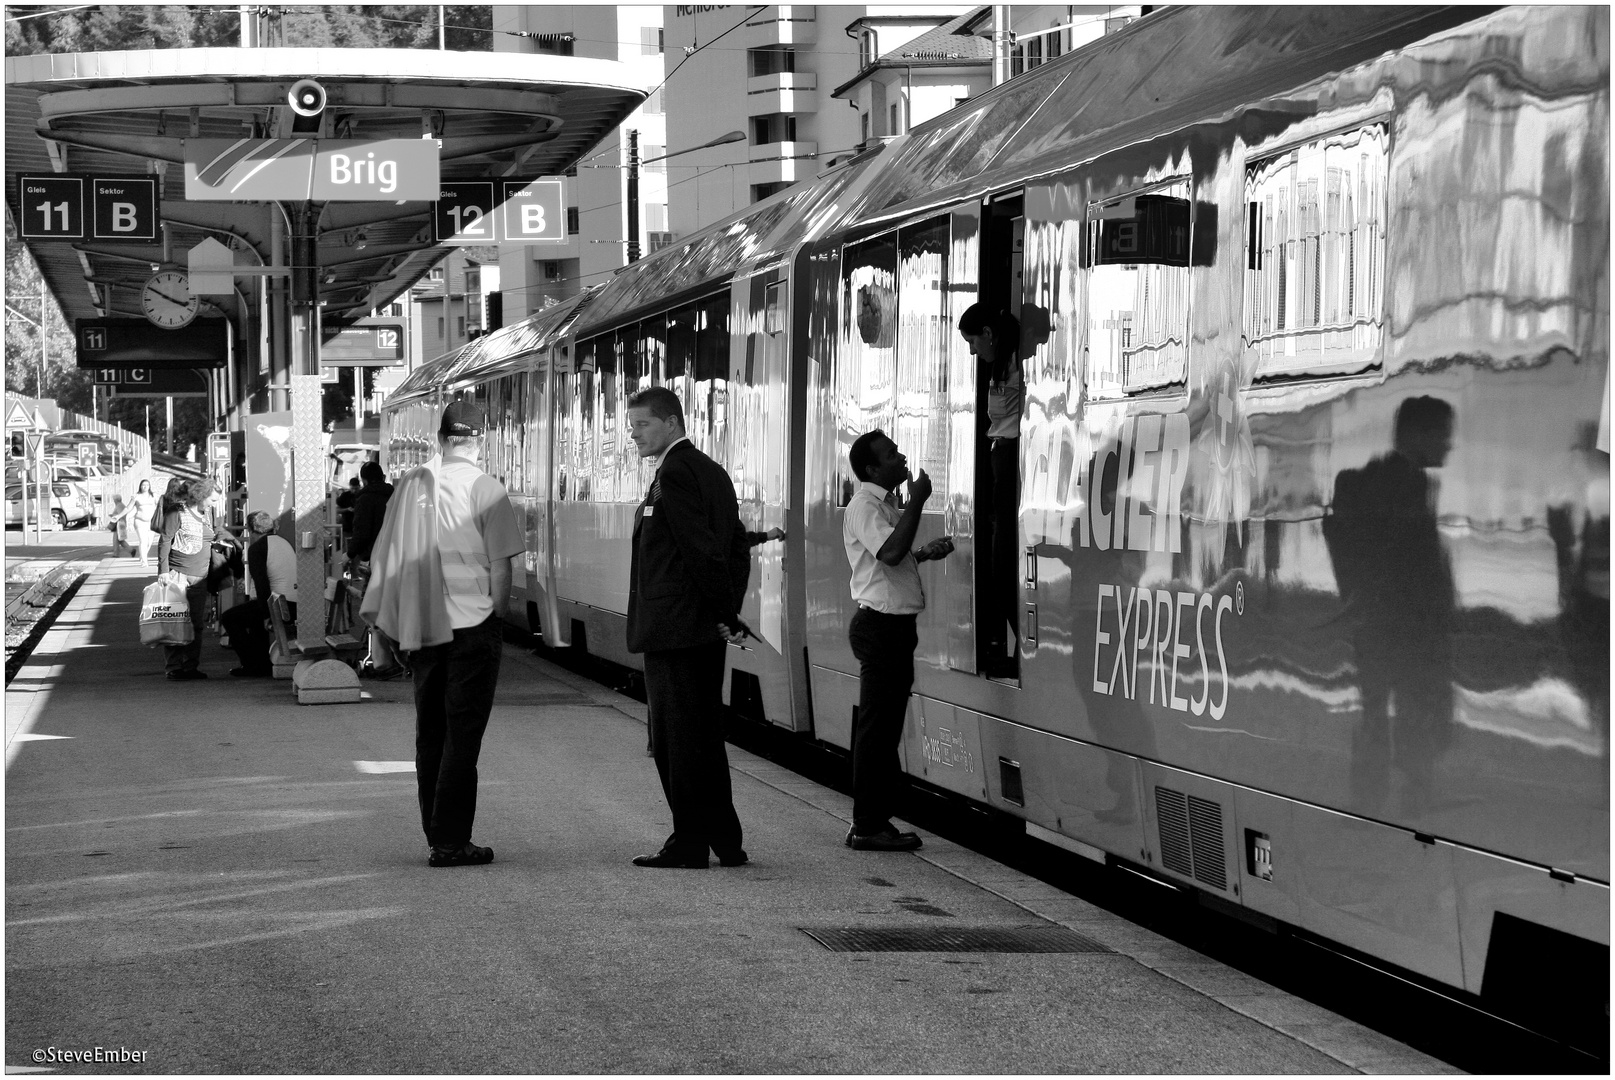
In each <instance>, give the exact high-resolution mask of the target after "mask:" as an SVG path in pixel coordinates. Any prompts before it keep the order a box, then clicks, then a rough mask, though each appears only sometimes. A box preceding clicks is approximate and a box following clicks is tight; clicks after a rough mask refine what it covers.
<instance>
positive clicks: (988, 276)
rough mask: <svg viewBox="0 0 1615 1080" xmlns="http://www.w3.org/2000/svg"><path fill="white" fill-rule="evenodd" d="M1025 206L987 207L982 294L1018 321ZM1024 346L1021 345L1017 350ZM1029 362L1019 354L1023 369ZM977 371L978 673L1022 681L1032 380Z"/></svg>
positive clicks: (1008, 200) (980, 367) (1013, 198)
mask: <svg viewBox="0 0 1615 1080" xmlns="http://www.w3.org/2000/svg"><path fill="white" fill-rule="evenodd" d="M1024 202H1025V200H1024V198H1023V196H1022V195H1021V194H1020V193H1019V192H1016V193H1014V194H1011V195H1006V196H1000V197H999V198H997V199H995V200H992V201H991V202H989V203H988V204H987V207H986V213H985V215H984V217H985V220H984V221H983V228H982V238H981V269H980V274H979V278H978V280H979V282H980V286H979V290H978V293H977V296H978V298H979V301H980V302H981V303H982V304H983V305H985V306H986V308H987V309H988V310H989V311H993V312H1007V313H1008V314H1009V315H1010V316H1012V317H1013V318H1014V319H1015V320H1016V321H1017V323H1018V322H1019V320H1020V316H1021V285H1022V275H1023V273H1024V267H1025V259H1024V249H1025V235H1026V218H1025V211H1024ZM957 317H958V316H957V315H956V316H955V319H957ZM998 336H1000V337H1002V336H1005V335H1003V334H1000V335H998ZM1020 347H1021V346H1020V342H1019V341H1016V342H1015V343H1014V348H1016V350H1017V352H1018V351H1019V349H1020ZM1022 359H1023V358H1022V357H1020V356H1019V355H1017V357H1016V359H1015V365H1016V367H1017V368H1018V366H1019V364H1020V363H1021V362H1022ZM975 367H976V400H975V429H976V443H975V445H976V500H975V522H974V526H975V527H974V532H975V536H976V548H977V551H978V553H979V554H978V557H977V559H976V560H975V576H976V582H975V584H976V626H977V628H978V629H977V633H976V670H977V671H978V672H980V673H981V674H982V675H984V676H986V677H988V678H990V679H999V680H1006V681H1010V682H1018V681H1019V680H1020V677H1021V670H1020V645H1021V637H1022V627H1021V584H1020V578H1021V574H1020V567H1021V543H1020V507H1021V478H1022V468H1021V446H1022V441H1021V439H1020V409H1021V402H1022V400H1023V396H1024V395H1023V392H1022V390H1021V389H1020V387H1021V386H1023V385H1024V380H1023V379H1022V378H1021V376H1020V373H1019V371H1018V370H1016V369H1009V370H1007V371H1006V370H1002V369H1001V370H1000V371H999V372H997V373H995V372H993V371H992V370H991V368H990V367H989V365H987V364H985V363H977V364H976V365H975ZM995 413H996V414H997V415H995Z"/></svg>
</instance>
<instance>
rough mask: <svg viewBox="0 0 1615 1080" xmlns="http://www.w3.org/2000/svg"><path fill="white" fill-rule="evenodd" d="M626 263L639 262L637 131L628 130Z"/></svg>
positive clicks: (633, 129)
mask: <svg viewBox="0 0 1615 1080" xmlns="http://www.w3.org/2000/svg"><path fill="white" fill-rule="evenodd" d="M628 261H629V262H631V263H632V262H638V261H639V131H638V130H637V129H635V128H629V129H628Z"/></svg>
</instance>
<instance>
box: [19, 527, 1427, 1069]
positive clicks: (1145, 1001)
mask: <svg viewBox="0 0 1615 1080" xmlns="http://www.w3.org/2000/svg"><path fill="white" fill-rule="evenodd" d="M147 580H149V578H148V575H147V574H143V573H142V572H141V571H140V570H139V568H138V566H137V565H136V563H135V562H134V561H133V560H130V559H111V558H105V559H102V560H101V561H99V562H98V563H96V564H95V567H94V569H93V570H92V571H91V572H90V573H89V575H88V577H87V578H86V579H85V580H84V582H83V583H82V585H81V586H80V587H79V589H78V591H77V592H76V593H75V594H74V595H73V597H72V598H71V599H70V600H69V601H68V603H67V605H66V607H65V608H64V610H63V611H62V612H61V614H60V615H59V616H58V618H57V620H56V622H55V623H54V625H53V626H52V628H51V629H49V630H48V631H47V632H46V633H45V635H44V637H43V639H42V640H41V641H40V643H39V645H38V646H37V648H36V649H35V651H34V653H33V654H32V656H31V658H30V660H29V661H28V662H27V664H26V665H25V666H23V667H22V669H21V670H20V672H19V673H18V675H17V676H16V678H15V679H14V680H13V681H12V682H11V684H10V685H9V686H8V687H7V690H6V751H7V753H6V762H7V764H6V786H5V800H6V808H5V828H6V846H5V867H6V960H5V963H6V972H5V974H6V1027H5V1034H6V1040H5V1046H6V1052H5V1065H6V1066H7V1069H6V1071H7V1072H19V1071H56V1072H72V1073H79V1072H162V1073H258V1072H283V1073H305V1072H318V1073H326V1072H331V1073H346V1072H353V1073H376V1072H385V1073H406V1072H447V1073H460V1072H466V1073H470V1072H520V1073H565V1072H587V1073H689V1072H693V1073H922V1072H944V1073H982V1074H996V1073H1110V1072H1121V1073H1139V1072H1142V1073H1254V1074H1264V1073H1345V1072H1368V1073H1432V1072H1452V1071H1455V1070H1453V1069H1452V1068H1451V1067H1449V1066H1446V1065H1444V1064H1443V1063H1441V1062H1439V1061H1437V1060H1435V1059H1433V1058H1430V1057H1428V1056H1426V1055H1424V1054H1422V1053H1419V1052H1417V1051H1414V1050H1412V1049H1410V1048H1408V1047H1406V1046H1404V1045H1402V1044H1400V1043H1397V1042H1395V1041H1393V1040H1391V1039H1389V1038H1387V1037H1385V1036H1383V1035H1380V1034H1378V1033H1375V1032H1373V1031H1370V1030H1368V1029H1366V1028H1364V1027H1362V1026H1360V1025H1358V1024H1356V1023H1354V1022H1351V1021H1349V1020H1346V1019H1344V1018H1341V1017H1338V1016H1336V1015H1334V1014H1332V1013H1329V1012H1327V1011H1326V1010H1323V1009H1321V1008H1318V1007H1316V1006H1313V1005H1311V1004H1309V1003H1307V1002H1305V1001H1302V1000H1300V999H1298V998H1295V997H1293V996H1291V995H1289V994H1286V993H1284V992H1281V991H1279V990H1276V989H1274V988H1272V987H1269V986H1267V985H1265V984H1263V983H1261V982H1259V981H1258V980H1256V979H1253V978H1251V977H1249V976H1247V975H1244V974H1242V973H1240V972H1237V971H1234V970H1232V969H1229V968H1227V967H1225V966H1223V965H1221V964H1219V963H1216V962H1213V961H1211V960H1209V959H1208V958H1206V957H1204V956H1201V955H1199V954H1197V953H1195V952H1193V951H1192V950H1190V949H1188V948H1185V947H1183V946H1181V945H1178V944H1176V943H1174V942H1171V941H1169V940H1167V939H1165V938H1162V937H1160V936H1158V935H1156V934H1154V933H1152V932H1150V931H1148V930H1145V929H1142V928H1139V927H1136V926H1134V925H1132V924H1130V923H1128V922H1126V921H1125V920H1123V919H1121V918H1120V917H1118V916H1116V915H1113V914H1111V913H1109V912H1107V911H1105V910H1102V909H1100V908H1098V907H1095V906H1093V905H1091V904H1089V903H1087V902H1086V901H1083V900H1080V899H1077V898H1075V897H1072V896H1070V895H1069V894H1065V893H1062V892H1060V891H1059V890H1057V889H1054V888H1052V887H1051V886H1048V885H1045V884H1043V883H1041V882H1038V881H1036V880H1034V879H1032V878H1030V877H1027V876H1025V875H1024V874H1021V873H1019V872H1016V871H1014V870H1011V869H1008V868H1006V867H1003V866H1001V865H999V864H997V863H995V862H993V861H992V860H990V859H988V858H986V857H984V856H982V855H979V854H976V853H974V852H972V851H969V850H966V849H964V848H962V847H959V846H956V845H954V844H951V843H949V842H948V841H947V840H945V839H943V838H941V837H937V836H934V835H927V834H923V833H922V835H925V846H924V848H923V849H922V850H920V851H919V852H915V853H910V854H894V853H876V852H855V851H852V850H851V849H849V848H847V847H845V846H844V845H843V843H842V837H843V835H844V834H845V832H846V829H847V822H848V819H849V817H850V810H851V805H850V799H849V798H847V797H846V796H844V795H842V794H840V793H838V792H836V791H834V790H830V789H828V788H825V787H822V786H819V785H817V784H815V783H812V782H810V781H808V780H805V779H803V778H801V777H798V776H796V775H795V774H792V773H790V772H788V771H786V770H784V769H783V768H781V767H779V766H776V765H774V764H772V763H770V762H768V761H766V760H763V759H761V758H758V757H755V756H753V755H751V754H749V753H746V752H744V751H741V750H739V749H736V748H734V747H731V749H730V761H731V764H732V768H733V770H734V774H735V775H734V793H735V802H736V807H737V809H738V810H739V813H740V817H741V820H742V822H743V823H744V825H745V827H746V842H745V846H746V849H747V851H748V852H749V853H750V855H751V862H750V863H749V864H748V865H746V866H744V867H739V868H721V867H719V866H718V865H717V864H716V862H714V863H713V866H712V867H711V868H710V869H709V870H707V871H705V872H702V871H690V870H647V869H641V868H639V867H636V866H634V865H632V863H631V862H630V860H631V859H632V857H633V856H635V855H638V854H643V853H645V852H649V851H653V850H655V848H656V847H657V845H658V844H659V843H660V841H661V839H662V838H663V836H664V835H665V834H666V832H667V831H668V828H669V823H670V822H669V817H668V812H667V808H666V805H665V803H664V801H663V798H662V794H661V791H660V789H659V786H658V784H657V780H656V775H655V770H654V766H653V765H652V763H651V761H650V759H649V758H647V757H646V756H645V753H644V731H643V723H644V706H643V705H642V704H640V703H639V702H637V701H634V700H632V699H630V698H627V697H623V696H621V695H618V694H615V693H613V692H611V691H609V690H607V689H604V688H602V687H600V686H598V685H596V684H593V683H590V682H587V681H586V680H584V679H582V678H580V677H578V676H576V675H574V674H572V673H570V672H567V671H565V670H563V669H560V668H558V667H556V666H554V665H552V664H550V663H548V662H546V661H545V660H543V659H541V658H539V657H537V656H535V655H533V654H531V653H528V652H526V651H524V650H522V649H520V648H517V647H515V646H511V645H507V646H506V652H505V656H504V666H503V671H502V674H501V677H500V683H499V689H498V695H497V697H496V699H495V705H494V712H493V717H492V721H491V723H490V724H489V727H488V734H487V738H486V741H485V743H484V750H483V754H482V760H481V790H480V797H479V807H478V815H477V829H476V840H477V842H479V843H482V844H487V845H490V846H492V847H493V849H494V851H495V853H496V860H495V862H494V863H493V864H492V865H489V866H484V867H466V868H454V869H432V868H429V867H428V866H427V865H426V846H425V842H424V839H423V838H422V836H421V834H420V828H419V824H418V819H417V815H416V809H415V799H414V778H413V766H412V762H411V758H412V756H413V709H412V706H411V702H410V695H411V689H410V686H409V685H408V683H405V682H370V681H366V682H365V684H364V691H365V698H364V700H363V701H361V702H360V703H358V704H352V705H317V706H299V705H297V704H296V703H295V698H294V695H293V691H292V688H291V684H290V682H289V681H266V680H239V679H232V678H230V677H229V676H228V674H227V672H228V669H229V668H230V667H231V666H233V664H234V662H235V661H234V657H233V654H232V653H230V652H229V651H228V650H226V649H223V648H221V647H220V646H219V645H218V643H217V640H216V639H215V638H212V637H210V638H209V639H208V640H207V642H206V644H205V645H204V650H203V659H202V669H203V670H204V671H206V672H207V673H208V674H209V676H210V678H209V679H208V680H207V681H205V682H195V683H185V684H174V683H170V682H167V681H166V680H165V679H164V678H163V675H162V664H161V657H160V655H159V653H158V652H157V651H155V650H151V649H146V648H143V647H141V645H140V644H139V641H138V634H137V630H136V609H137V606H138V602H139V596H140V590H141V588H142V587H143V586H144V584H145V583H146V582H147ZM830 946H835V948H832V947H830ZM907 950H915V951H907ZM1012 950H1027V951H1012ZM1049 950H1059V951H1049ZM97 1048H100V1049H101V1051H102V1054H103V1057H102V1058H101V1059H100V1060H96V1059H95V1058H93V1057H91V1058H88V1059H86V1058H83V1057H76V1055H81V1054H83V1053H84V1052H86V1051H88V1052H90V1053H91V1054H92V1055H93V1054H94V1053H95V1051H96V1050H97Z"/></svg>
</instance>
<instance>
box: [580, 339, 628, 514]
mask: <svg viewBox="0 0 1615 1080" xmlns="http://www.w3.org/2000/svg"><path fill="white" fill-rule="evenodd" d="M592 344H593V346H594V385H595V392H596V395H597V397H596V399H595V415H596V416H597V417H598V423H597V424H596V427H595V440H596V441H595V446H594V475H595V485H594V498H595V499H596V500H597V501H599V502H615V501H616V500H617V495H618V492H617V486H618V485H617V481H618V480H619V479H620V473H621V471H622V461H621V459H620V458H619V456H618V454H617V436H618V432H619V430H620V427H619V425H618V423H617V420H618V413H619V412H620V411H621V408H622V401H621V397H622V394H621V390H622V381H621V379H620V377H619V374H618V373H619V372H620V371H621V370H622V336H621V335H620V334H602V335H601V336H600V337H597V338H595V339H594V341H593V342H592ZM584 430H585V431H587V430H588V428H587V427H585V428H584Z"/></svg>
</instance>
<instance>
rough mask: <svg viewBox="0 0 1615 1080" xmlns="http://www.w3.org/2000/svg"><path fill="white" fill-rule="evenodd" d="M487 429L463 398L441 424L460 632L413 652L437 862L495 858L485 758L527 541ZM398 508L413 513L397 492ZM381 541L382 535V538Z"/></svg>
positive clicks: (441, 520)
mask: <svg viewBox="0 0 1615 1080" xmlns="http://www.w3.org/2000/svg"><path fill="white" fill-rule="evenodd" d="M486 429H487V421H486V419H485V418H484V415H483V411H482V409H481V407H480V406H477V405H475V404H474V403H472V402H469V401H453V402H450V403H449V404H448V406H447V407H445V408H444V410H443V418H442V422H441V423H440V424H439V426H438V445H439V447H440V448H441V450H442V459H441V464H440V465H439V466H438V468H437V477H436V501H437V505H436V508H435V509H436V514H437V546H438V554H439V555H440V557H441V559H442V568H443V594H444V601H445V603H446V605H447V608H448V622H449V625H450V626H451V627H452V628H453V640H452V641H449V642H446V643H443V644H437V645H426V646H424V647H422V648H421V649H419V650H418V651H416V652H413V653H411V654H410V657H409V666H410V668H411V669H412V671H413V673H414V678H415V779H416V785H417V790H418V794H419V800H420V808H421V828H422V829H424V830H425V832H426V837H427V842H428V843H429V844H430V845H431V849H432V850H431V854H430V855H429V857H428V858H427V864H428V865H430V866H473V865H477V864H481V863H488V862H492V861H493V849H492V848H487V847H481V846H478V845H477V844H473V843H472V842H471V826H472V822H473V821H474V819H475V818H476V813H477V758H478V756H479V755H480V754H481V752H482V736H483V733H484V732H485V731H486V730H487V728H488V714H489V713H490V711H491V710H492V709H493V696H494V689H495V687H496V686H497V685H498V682H499V660H500V657H501V654H502V651H503V647H504V644H503V643H504V633H503V623H502V622H501V616H503V615H504V613H505V603H506V601H507V600H508V599H509V597H510V578H511V573H510V560H511V558H512V557H513V556H516V555H519V554H521V552H522V550H523V547H524V543H523V539H522V533H521V528H520V526H519V525H518V524H517V522H516V513H515V511H514V510H513V509H512V508H511V505H510V498H509V496H508V495H507V494H506V492H505V488H504V486H503V485H502V484H500V483H499V482H498V481H497V480H495V479H494V478H493V477H491V476H489V475H488V474H487V473H485V472H483V471H482V469H481V468H479V467H478V464H477V462H478V460H479V458H480V457H481V453H482V437H483V434H484V432H485V431H486ZM388 510H389V515H390V514H392V513H410V512H411V511H412V510H413V511H414V512H416V513H418V512H419V510H416V509H415V508H413V507H407V506H400V505H399V500H397V499H394V500H392V501H391V502H390V503H389V506H388ZM378 544H379V541H378Z"/></svg>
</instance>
